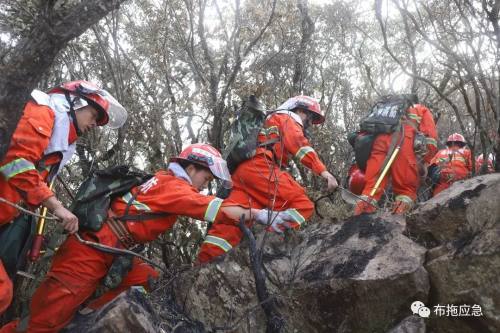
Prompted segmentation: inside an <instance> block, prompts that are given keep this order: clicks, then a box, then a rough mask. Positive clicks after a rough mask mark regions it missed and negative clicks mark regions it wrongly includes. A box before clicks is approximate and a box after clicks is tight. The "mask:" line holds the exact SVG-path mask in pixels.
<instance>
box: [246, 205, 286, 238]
mask: <svg viewBox="0 0 500 333" xmlns="http://www.w3.org/2000/svg"><path fill="white" fill-rule="evenodd" d="M254 220H255V221H256V222H257V223H260V224H262V225H266V226H269V227H270V228H272V231H274V232H277V233H278V234H282V233H283V230H285V229H290V228H291V227H292V225H291V223H289V222H293V219H292V217H291V216H290V214H288V213H287V212H284V211H283V212H274V211H270V210H268V209H262V210H260V211H259V212H258V213H257V214H256V215H255V217H254Z"/></svg>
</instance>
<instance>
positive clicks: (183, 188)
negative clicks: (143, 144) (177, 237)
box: [28, 171, 237, 332]
mask: <svg viewBox="0 0 500 333" xmlns="http://www.w3.org/2000/svg"><path fill="white" fill-rule="evenodd" d="M134 195H137V196H136V198H135V200H133V201H132V204H131V206H130V210H129V215H136V214H138V215H140V214H143V213H168V215H166V216H161V217H155V218H153V219H147V220H143V221H128V222H126V223H125V226H126V228H127V230H128V231H129V232H130V234H131V235H132V236H133V238H134V240H135V241H136V242H137V243H145V242H149V241H152V240H154V239H156V238H157V237H158V236H159V235H160V234H161V233H163V232H165V231H166V230H168V229H170V228H172V226H173V224H174V223H175V221H176V219H177V215H181V214H182V215H185V216H189V217H192V218H195V219H199V220H206V221H209V222H212V221H214V220H218V219H224V220H226V223H231V222H229V221H228V220H229V217H228V216H227V215H226V214H225V213H224V211H223V210H220V207H223V206H225V205H226V202H223V200H222V199H219V198H216V197H213V196H207V195H203V194H200V193H199V192H198V190H197V189H196V188H194V187H193V186H191V185H190V184H189V183H188V182H187V181H186V180H183V179H180V178H177V177H176V176H174V175H173V174H172V172H170V171H159V172H157V173H156V174H155V176H154V177H153V178H151V179H150V180H149V181H148V182H146V183H144V184H143V185H141V186H137V187H134V188H133V189H132V190H131V191H130V192H128V193H127V194H125V195H124V196H123V197H121V198H117V199H115V200H114V201H113V202H112V204H111V210H112V212H113V213H114V214H115V215H116V216H121V215H124V214H125V209H126V206H127V203H128V201H129V200H131V198H132V197H133V196H134ZM231 205H232V206H234V204H231ZM236 222H237V221H232V223H236ZM81 235H82V237H83V238H85V239H88V240H92V241H98V242H99V243H100V244H104V245H108V246H113V247H118V248H123V247H124V246H123V245H122V244H121V242H120V241H119V239H118V237H117V236H116V235H115V233H114V232H113V231H112V230H111V228H110V226H109V225H108V224H107V223H105V224H104V225H103V227H102V229H101V230H99V231H98V232H95V233H93V232H82V233H81ZM113 258H114V256H113V255H111V254H107V253H104V252H101V251H99V250H97V249H94V248H92V247H89V246H87V245H84V244H82V243H80V242H79V241H78V240H77V239H76V237H74V236H70V237H69V238H68V239H67V240H66V241H65V243H64V244H63V245H62V247H61V248H60V249H59V250H58V251H57V253H56V254H55V256H54V259H53V262H52V266H51V268H50V271H49V272H48V273H47V276H46V278H45V280H44V281H43V282H42V284H41V285H40V287H39V288H38V289H37V290H36V292H35V294H34V295H33V298H32V300H31V305H30V310H31V311H30V312H31V317H30V321H29V327H28V332H58V331H59V330H60V329H62V328H63V327H64V326H66V325H67V324H68V323H69V322H70V321H71V319H72V318H73V316H74V314H75V312H76V311H77V309H78V307H79V305H81V304H82V303H83V302H85V301H86V300H87V299H88V298H89V297H90V296H91V295H92V294H93V293H94V291H95V290H96V288H97V287H98V285H99V283H100V280H101V279H102V278H103V277H104V276H105V275H106V274H107V272H108V269H109V268H110V265H111V263H112V261H113ZM157 276H158V273H156V271H155V270H154V269H153V268H151V267H150V266H149V265H147V264H145V263H144V262H142V261H141V260H138V259H135V260H134V262H133V266H132V269H131V270H130V272H129V273H128V274H127V275H126V276H125V278H124V280H123V281H122V284H121V285H120V286H119V287H117V288H116V289H113V290H111V291H110V292H108V293H107V294H104V295H103V296H102V297H101V298H99V299H98V300H97V301H96V302H94V303H92V307H94V308H95V307H98V306H100V305H102V304H104V303H106V302H108V301H110V300H111V299H113V298H114V297H115V296H116V295H118V294H119V293H120V292H122V291H123V290H125V289H127V288H128V287H130V286H132V285H142V286H144V287H145V288H146V289H147V288H148V287H149V283H148V281H149V280H150V279H154V278H156V277H157Z"/></svg>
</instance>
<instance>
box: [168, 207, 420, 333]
mask: <svg viewBox="0 0 500 333" xmlns="http://www.w3.org/2000/svg"><path fill="white" fill-rule="evenodd" d="M400 230H401V228H400V226H399V225H396V224H394V223H388V222H386V221H384V220H382V219H380V218H375V217H373V216H367V215H364V216H359V217H353V218H350V219H348V220H347V221H345V222H344V223H340V224H328V223H321V224H315V225H311V226H309V227H308V228H307V229H306V230H304V231H302V232H299V233H297V234H295V235H291V236H290V237H287V238H286V239H285V240H282V239H280V237H278V236H276V235H272V234H269V233H267V234H260V236H261V237H260V238H261V241H262V238H263V237H264V238H266V241H265V243H264V244H265V246H264V256H263V260H264V263H265V266H266V271H267V276H268V278H269V281H268V288H269V291H270V293H271V294H273V295H274V296H275V297H276V299H277V304H278V307H279V309H280V311H281V314H282V316H283V317H284V319H285V320H286V324H287V326H286V330H285V331H286V332H375V331H387V330H388V329H390V328H391V327H394V325H395V324H396V323H397V322H399V321H400V320H402V319H403V318H405V317H407V316H408V315H410V314H411V310H410V305H411V303H412V302H413V301H415V300H421V301H424V302H425V301H426V300H427V295H428V291H429V282H428V275H427V272H426V270H425V269H424V267H423V264H424V258H425V249H424V248H423V247H421V246H419V245H417V244H416V243H414V242H412V241H411V240H410V239H408V238H407V237H405V236H403V235H402V234H401V231H400ZM263 235H265V236H263ZM246 251H247V249H245V248H244V247H243V246H240V247H238V248H237V249H236V250H235V251H233V252H232V253H230V254H229V255H228V256H227V257H226V258H225V260H224V261H221V262H219V263H216V264H211V265H206V266H203V267H201V268H200V269H199V271H198V272H197V273H196V274H193V272H191V273H190V274H188V275H187V276H185V277H183V278H181V279H179V284H178V286H177V288H176V298H177V299H183V300H184V308H185V310H186V311H188V310H189V311H190V315H191V316H192V317H194V318H196V319H197V320H200V321H201V322H203V323H204V325H205V327H207V330H209V329H208V328H215V327H219V328H220V327H224V328H226V329H229V330H234V331H235V332H264V331H265V317H264V316H263V314H262V311H261V309H260V306H259V304H257V300H256V297H255V286H254V279H253V274H252V272H251V271H250V270H249V268H248V267H249V263H248V259H247V258H248V256H247V254H246Z"/></svg>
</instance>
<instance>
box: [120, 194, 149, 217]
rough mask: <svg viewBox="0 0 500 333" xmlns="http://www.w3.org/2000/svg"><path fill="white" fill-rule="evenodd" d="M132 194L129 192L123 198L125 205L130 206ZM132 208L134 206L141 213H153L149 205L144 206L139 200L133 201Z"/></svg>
mask: <svg viewBox="0 0 500 333" xmlns="http://www.w3.org/2000/svg"><path fill="white" fill-rule="evenodd" d="M132 198H133V197H132V193H130V192H127V193H126V194H125V195H124V196H123V197H122V199H123V201H125V203H127V204H128V202H129V201H130V200H131V199H132ZM131 205H132V206H134V207H135V208H136V209H137V210H141V211H146V212H150V211H151V208H149V206H148V205H146V204H143V203H142V202H139V201H137V200H134V201H132V203H131Z"/></svg>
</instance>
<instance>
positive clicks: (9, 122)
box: [0, 0, 125, 160]
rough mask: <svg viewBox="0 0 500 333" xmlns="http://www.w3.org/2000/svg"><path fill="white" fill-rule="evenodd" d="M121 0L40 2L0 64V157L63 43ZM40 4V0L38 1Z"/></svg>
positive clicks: (117, 4)
mask: <svg viewBox="0 0 500 333" xmlns="http://www.w3.org/2000/svg"><path fill="white" fill-rule="evenodd" d="M124 1H125V0H108V1H100V0H86V1H81V2H80V3H79V4H77V5H73V6H68V7H69V8H70V10H68V9H67V8H66V7H65V6H61V7H59V8H58V9H57V10H56V9H53V8H49V9H47V8H46V6H47V5H46V4H44V5H40V6H44V8H40V13H41V14H40V15H39V17H37V18H35V19H34V22H33V23H32V27H31V29H30V31H29V33H27V34H26V35H25V37H23V38H22V39H21V40H19V42H18V43H17V45H16V46H15V48H14V49H13V50H12V52H10V53H9V54H8V55H7V56H6V57H5V58H4V61H2V62H1V63H0V73H2V75H1V76H0V160H1V159H3V157H4V155H5V153H6V152H7V149H8V147H9V144H10V138H11V136H12V133H13V132H14V130H15V128H16V125H17V122H18V121H19V119H20V118H21V115H22V109H23V106H24V104H25V103H26V101H27V100H28V98H29V94H30V92H31V91H32V90H33V89H34V88H35V86H36V84H37V83H38V82H39V80H40V79H41V77H42V75H43V74H44V73H45V72H46V71H47V70H48V69H49V68H50V66H51V65H52V62H53V61H54V59H55V58H56V56H57V55H58V53H59V52H60V51H61V50H62V49H63V48H64V47H65V46H66V44H67V43H68V42H69V41H70V40H72V39H74V38H76V37H78V36H79V35H81V34H82V33H83V32H84V31H85V30H87V29H88V28H89V27H90V26H92V25H93V24H96V23H97V22H98V21H99V20H100V19H101V18H102V17H104V16H105V15H106V14H108V13H109V12H110V11H112V10H114V9H117V8H118V7H119V5H120V4H121V3H122V2H124ZM41 3H43V2H41Z"/></svg>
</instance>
